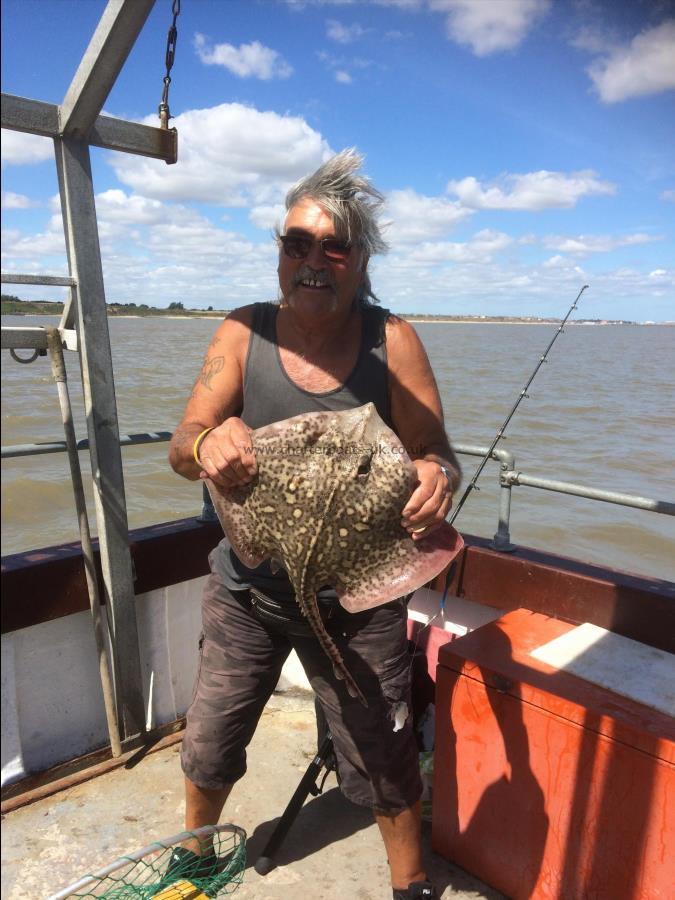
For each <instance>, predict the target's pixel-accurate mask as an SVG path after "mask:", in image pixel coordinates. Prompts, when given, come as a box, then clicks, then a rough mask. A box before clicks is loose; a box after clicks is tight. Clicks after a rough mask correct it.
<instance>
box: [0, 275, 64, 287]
mask: <svg viewBox="0 0 675 900" xmlns="http://www.w3.org/2000/svg"><path fill="white" fill-rule="evenodd" d="M0 280H1V281H2V283H3V284H48V285H53V286H60V287H73V286H74V284H75V282H74V280H73V279H72V278H68V276H67V275H18V274H16V273H12V272H5V274H4V275H2V276H0Z"/></svg>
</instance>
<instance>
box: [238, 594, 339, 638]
mask: <svg viewBox="0 0 675 900" xmlns="http://www.w3.org/2000/svg"><path fill="white" fill-rule="evenodd" d="M249 597H250V600H251V610H252V611H253V613H254V615H255V617H256V618H257V619H258V621H259V622H262V623H263V624H265V625H269V626H271V627H272V628H275V629H276V630H277V631H281V632H283V633H284V634H291V635H294V636H296V637H311V636H313V635H314V632H313V631H312V628H311V626H310V624H309V622H308V621H307V619H306V618H305V616H303V614H302V610H301V609H300V607H299V606H298V604H297V603H293V604H290V603H282V602H280V601H279V600H274V599H273V598H272V597H269V596H268V595H267V594H263V593H262V591H259V590H258V588H249ZM317 606H318V607H319V614H320V616H321V618H322V619H323V621H324V622H328V621H329V620H330V619H332V618H334V617H335V616H336V614H337V610H338V609H339V604H338V602H337V601H336V600H323V601H322V600H319V601H318V602H317Z"/></svg>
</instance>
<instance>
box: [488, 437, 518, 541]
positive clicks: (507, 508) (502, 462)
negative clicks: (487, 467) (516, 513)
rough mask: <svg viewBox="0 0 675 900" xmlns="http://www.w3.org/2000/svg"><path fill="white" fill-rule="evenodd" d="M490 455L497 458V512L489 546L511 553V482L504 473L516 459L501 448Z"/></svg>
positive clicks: (514, 464)
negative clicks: (495, 525)
mask: <svg viewBox="0 0 675 900" xmlns="http://www.w3.org/2000/svg"><path fill="white" fill-rule="evenodd" d="M492 455H493V457H497V458H498V459H499V513H498V519H497V531H496V532H495V535H494V537H493V538H492V542H491V545H490V546H491V547H492V548H493V549H494V550H499V551H500V552H501V553H512V552H513V551H514V550H515V549H516V547H515V544H512V543H511V532H510V527H511V482H510V481H509V480H508V479H507V477H506V473H507V472H512V471H513V470H514V469H515V466H516V460H515V457H514V456H513V454H512V453H509V451H508V450H504V449H501V448H500V449H498V450H494V451H493V454H492Z"/></svg>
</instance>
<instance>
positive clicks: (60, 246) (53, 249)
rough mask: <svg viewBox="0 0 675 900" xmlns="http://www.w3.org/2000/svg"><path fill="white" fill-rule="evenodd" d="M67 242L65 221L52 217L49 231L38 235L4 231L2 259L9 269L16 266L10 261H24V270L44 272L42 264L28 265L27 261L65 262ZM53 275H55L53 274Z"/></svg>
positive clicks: (12, 230) (13, 230) (58, 217)
mask: <svg viewBox="0 0 675 900" xmlns="http://www.w3.org/2000/svg"><path fill="white" fill-rule="evenodd" d="M65 253H66V241H65V238H64V235H63V221H62V219H61V217H60V216H52V218H51V219H50V221H49V224H48V226H47V229H46V230H45V231H42V232H38V233H37V234H30V235H25V234H22V233H21V232H19V231H18V230H15V229H11V230H8V231H4V232H3V235H2V258H3V264H5V265H7V267H8V268H11V269H14V268H15V265H12V264H10V263H9V261H10V260H22V261H23V266H22V268H23V270H24V271H25V269H26V268H28V269H32V270H35V269H38V270H39V271H42V270H43V269H42V266H43V265H44V261H43V263H41V264H36V263H34V262H32V263H31V264H30V265H26V264H25V261H26V260H39V259H40V257H54V256H57V257H63V260H64V262H65ZM52 274H54V273H53V272H52Z"/></svg>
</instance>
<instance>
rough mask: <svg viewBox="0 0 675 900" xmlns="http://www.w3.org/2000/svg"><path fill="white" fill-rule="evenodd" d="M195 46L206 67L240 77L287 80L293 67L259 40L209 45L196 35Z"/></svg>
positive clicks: (203, 38) (199, 35) (202, 37)
mask: <svg viewBox="0 0 675 900" xmlns="http://www.w3.org/2000/svg"><path fill="white" fill-rule="evenodd" d="M194 46H195V49H196V51H197V55H198V56H199V58H200V60H201V61H202V62H203V63H204V65H207V66H223V68H225V69H228V70H229V71H230V72H232V73H233V74H234V75H237V76H238V77H239V78H260V79H261V80H262V81H270V80H271V79H272V78H288V77H290V75H292V74H293V68H292V66H290V65H289V64H288V63H287V62H286V60H285V59H284V58H283V57H282V56H281V55H280V54H279V53H277V51H276V50H272V49H271V48H270V47H265V46H264V45H263V44H261V43H260V42H259V41H252V42H251V43H250V44H240V45H239V47H235V46H233V45H232V44H213V45H209V44H208V43H207V39H206V37H205V36H204V35H203V34H195V37H194Z"/></svg>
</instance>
